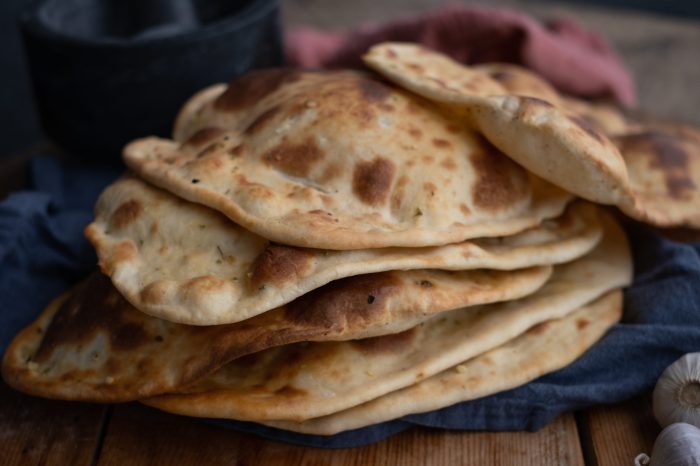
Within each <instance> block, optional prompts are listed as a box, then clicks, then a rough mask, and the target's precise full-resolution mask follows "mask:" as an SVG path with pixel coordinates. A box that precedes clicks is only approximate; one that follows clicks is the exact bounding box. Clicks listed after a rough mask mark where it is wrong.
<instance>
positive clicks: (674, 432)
mask: <svg viewBox="0 0 700 466" xmlns="http://www.w3.org/2000/svg"><path fill="white" fill-rule="evenodd" d="M641 464H646V463H641ZM648 464H649V466H700V429H698V428H697V427H695V426H692V425H690V424H686V423H684V422H677V423H675V424H671V425H670V426H668V427H666V428H665V429H664V430H662V431H661V433H660V434H659V436H658V437H657V438H656V441H655V442H654V450H653V451H652V453H651V461H650V462H649V463H648Z"/></svg>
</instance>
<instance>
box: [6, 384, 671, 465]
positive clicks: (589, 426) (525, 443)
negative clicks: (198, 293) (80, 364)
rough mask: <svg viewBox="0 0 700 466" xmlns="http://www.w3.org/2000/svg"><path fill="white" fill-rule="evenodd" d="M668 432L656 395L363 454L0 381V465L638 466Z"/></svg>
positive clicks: (397, 439)
mask: <svg viewBox="0 0 700 466" xmlns="http://www.w3.org/2000/svg"><path fill="white" fill-rule="evenodd" d="M659 430H660V429H659V427H658V425H657V424H656V421H655V420H654V418H653V416H652V414H651V401H650V396H648V395H645V396H642V397H640V398H637V399H634V400H631V401H629V402H627V403H624V404H620V405H615V406H608V407H597V408H594V409H590V410H587V411H583V412H579V413H575V414H567V415H563V416H560V417H559V418H557V419H556V420H554V421H553V422H551V423H550V424H548V425H547V426H545V427H544V428H542V429H541V430H540V431H538V432H536V433H528V432H504V433H484V432H446V431H440V430H432V429H425V428H413V429H409V430H408V431H405V432H403V433H401V434H398V435H395V436H393V437H391V438H389V439H387V440H384V441H382V442H379V443H377V444H374V445H370V446H367V447H362V448H351V449H342V450H323V449H316V448H304V447H298V446H293V445H287V444H284V443H279V442H272V441H267V440H264V439H261V438H258V437H256V436H253V435H248V434H242V433H238V432H234V431H231V430H227V429H224V428H221V427H215V426H211V425H207V424H203V423H201V422H199V421H197V420H195V419H189V418H185V417H179V416H174V415H170V414H166V413H161V412H159V411H156V410H154V409H151V408H148V407H146V406H142V405H139V404H138V403H128V404H121V405H111V406H110V405H96V404H87V403H74V402H65V401H52V400H44V399H40V398H33V397H30V396H26V395H23V394H20V393H18V392H15V391H14V390H12V389H10V388H9V387H7V386H6V385H4V384H0V464H1V465H41V466H49V465H57V466H64V465H65V466H68V465H75V466H81V465H85V466H92V465H100V466H108V465H110V466H111V465H114V466H117V465H119V466H121V465H128V466H138V465H175V464H176V465H179V466H189V465H193V466H203V465H207V466H208V465H239V466H249V465H258V464H260V465H277V464H285V465H302V464H303V465H325V464H333V465H369V464H401V465H417V466H418V465H420V466H424V465H448V464H455V465H458V464H474V465H480V466H486V465H500V466H508V465H533V466H534V465H538V466H549V465H551V466H555V465H556V466H566V465H584V464H585V465H589V466H590V465H594V466H606V465H615V466H617V465H631V464H633V459H634V457H635V456H636V455H637V454H638V453H640V452H647V453H650V452H651V447H652V445H653V442H654V438H655V437H656V435H658V432H659Z"/></svg>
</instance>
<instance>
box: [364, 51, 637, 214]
mask: <svg viewBox="0 0 700 466" xmlns="http://www.w3.org/2000/svg"><path fill="white" fill-rule="evenodd" d="M364 59H365V63H366V64H367V65H368V66H369V67H371V68H373V69H374V70H376V71H378V72H379V73H380V74H382V75H384V76H385V77H387V78H389V79H390V80H392V81H394V82H396V83H397V84H399V85H401V86H403V87H405V88H406V89H409V90H411V91H412V92H415V93H417V94H419V95H421V96H423V97H425V98H427V99H430V100H433V101H435V102H438V103H441V104H446V105H448V106H449V108H450V109H451V110H452V111H454V112H456V113H458V114H460V115H462V116H463V117H464V118H466V119H468V120H469V122H470V123H471V124H472V125H474V126H475V127H476V128H477V129H478V130H479V131H480V132H481V133H482V134H483V135H484V136H485V137H486V138H487V139H488V140H489V141H490V142H491V143H492V144H494V145H495V146H496V147H498V148H499V149H500V150H502V151H503V152H504V153H505V154H507V155H508V156H509V157H510V158H512V159H513V160H515V161H516V162H518V163H519V164H521V165H522V166H524V167H526V168H527V169H528V170H531V171H532V172H533V173H536V174H538V175H539V176H541V177H543V178H545V179H547V180H549V181H551V182H552V183H555V184H557V185H558V186H565V189H567V190H568V191H571V192H573V193H575V194H578V195H579V196H581V197H584V198H586V199H589V200H592V201H595V202H600V203H603V204H626V205H628V204H629V205H631V204H633V201H632V197H631V194H630V193H629V190H628V189H627V188H628V187H627V183H628V180H627V171H626V169H625V164H624V162H623V160H622V157H621V156H620V154H619V153H618V152H617V149H616V148H615V146H614V145H613V144H612V143H611V142H610V141H609V140H608V139H607V138H605V137H604V136H602V135H601V134H599V133H598V132H597V131H595V130H593V129H592V128H590V127H589V125H587V124H586V123H585V121H581V120H578V119H576V118H569V117H567V116H566V115H565V114H564V113H563V112H562V111H560V110H559V109H557V108H556V107H554V106H553V105H552V104H551V103H549V102H547V101H544V100H541V99H538V98H534V97H525V96H517V95H510V94H507V93H500V94H499V93H496V92H492V91H491V90H490V88H489V87H488V86H479V90H478V91H476V92H475V91H472V89H471V88H470V86H469V83H470V82H471V81H472V79H473V78H472V77H473V76H474V73H477V72H476V71H474V70H473V69H471V68H469V67H467V66H464V65H462V64H460V63H457V62H455V61H453V60H452V59H450V58H448V57H446V56H443V55H441V54H438V53H437V52H432V51H430V50H428V49H426V48H424V47H421V46H419V45H414V44H398V43H384V44H380V45H377V46H374V47H372V48H371V49H370V50H369V52H368V53H367V54H366V55H365V57H364ZM482 75H483V74H482ZM480 83H481V80H480Z"/></svg>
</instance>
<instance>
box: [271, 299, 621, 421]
mask: <svg viewBox="0 0 700 466" xmlns="http://www.w3.org/2000/svg"><path fill="white" fill-rule="evenodd" d="M621 316H622V293H621V292H619V291H615V292H612V293H609V294H607V295H606V296H604V297H602V298H600V299H598V300H597V301H595V302H594V303H591V304H590V305H588V306H585V307H583V308H581V309H578V310H576V311H575V312H573V313H571V314H569V315H567V316H565V317H562V318H560V319H556V320H549V321H545V322H543V323H541V324H538V325H535V326H534V327H532V328H530V329H529V330H528V331H527V332H525V333H524V334H522V335H520V336H519V337H517V338H515V339H513V340H512V341H510V342H508V343H506V344H504V345H502V346H499V347H497V348H495V349H492V350H491V351H488V352H486V353H484V354H482V355H479V356H477V357H475V358H473V359H470V360H468V361H465V362H463V363H462V364H458V365H456V366H454V367H452V368H451V369H448V370H446V371H444V372H441V373H440V374H437V375H435V376H433V377H430V378H429V379H427V380H423V381H420V382H418V383H416V384H414V385H411V386H409V387H406V388H404V389H402V390H398V391H395V392H392V393H388V394H386V395H384V396H381V397H379V398H376V399H374V400H372V401H369V402H367V403H364V404H361V405H359V406H356V407H353V408H350V409H347V410H345V411H340V412H338V413H333V414H330V415H328V416H324V417H320V418H317V419H311V420H308V421H305V422H292V421H267V422H265V424H267V425H269V426H272V427H277V428H278V429H285V430H291V431H295V432H302V433H305V434H315V435H333V434H337V433H338V432H343V431H346V430H351V429H359V428H360V427H365V426H368V425H371V424H377V423H379V422H384V421H389V420H391V419H396V418H399V417H401V416H406V415H408V414H415V413H423V412H427V411H432V410H436V409H440V408H444V407H446V406H450V405H453V404H456V403H459V402H462V401H468V400H474V399H477V398H481V397H484V396H488V395H492V394H494V393H498V392H502V391H505V390H509V389H511V388H515V387H518V386H520V385H523V384H525V383H528V382H530V381H532V380H535V379H536V378H538V377H540V376H542V375H544V374H546V373H548V372H553V371H556V370H558V369H561V368H563V367H564V366H567V365H569V364H570V363H572V362H573V361H574V360H576V359H577V358H578V357H579V356H581V355H582V354H583V353H584V352H586V350H588V349H589V348H590V347H591V346H593V345H594V344H595V343H596V342H597V341H598V340H599V339H600V338H601V337H602V336H603V335H604V334H605V332H606V331H607V330H608V329H609V328H610V327H611V326H612V325H614V324H615V323H616V322H618V321H619V320H620V318H621Z"/></svg>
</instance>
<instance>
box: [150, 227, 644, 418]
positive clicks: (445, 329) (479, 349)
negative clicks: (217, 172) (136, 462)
mask: <svg viewBox="0 0 700 466" xmlns="http://www.w3.org/2000/svg"><path fill="white" fill-rule="evenodd" d="M606 227H607V231H606V237H605V238H604V239H603V241H602V243H601V244H600V245H599V246H598V247H597V248H596V249H595V250H594V251H593V252H591V253H590V254H589V255H587V256H585V257H583V258H581V259H579V260H577V261H575V262H572V263H569V264H565V265H560V266H557V267H556V268H555V272H554V274H553V276H552V278H551V279H550V281H549V282H548V283H547V284H545V285H544V286H543V287H542V288H541V289H540V290H538V291H537V292H536V293H534V294H532V295H530V296H527V297H525V298H522V299H520V300H514V301H509V302H504V303H498V304H492V305H488V306H478V307H470V308H464V309H460V310H456V311H452V312H447V313H443V314H440V315H439V316H436V317H434V318H432V319H430V320H428V321H426V322H424V323H422V324H421V325H419V326H416V327H414V328H412V329H410V330H407V331H404V332H402V333H398V334H393V335H386V336H381V337H375V338H371V339H365V340H353V341H346V342H325V343H308V342H305V343H298V344H295V345H290V346H281V347H276V348H272V349H269V350H266V351H263V352H260V353H255V354H251V355H249V356H246V357H244V358H241V359H238V360H235V361H232V362H231V363H229V364H227V365H226V366H223V367H222V368H221V369H219V370H218V371H217V372H215V373H213V374H212V375H210V376H208V377H205V378H203V379H202V380H200V381H198V382H196V383H195V384H193V385H192V386H190V387H188V388H186V389H185V390H183V391H181V393H176V394H166V395H161V396H159V397H156V398H150V399H147V400H145V401H144V403H146V404H148V405H150V406H155V407H157V408H160V409H163V410H166V411H170V412H175V413H179V414H185V415H189V416H198V417H214V418H230V419H239V420H252V421H270V420H295V421H302V420H306V419H310V418H315V417H320V416H325V415H327V414H330V413H334V412H338V411H342V410H344V409H348V408H350V407H352V406H357V405H359V404H361V403H364V402H367V401H369V400H372V399H375V398H377V397H380V396H382V395H384V394H386V393H389V392H392V391H395V390H399V389H401V388H404V387H407V386H409V385H412V384H414V383H416V382H418V381H420V380H423V379H425V378H428V377H431V376H432V375H435V374H437V373H439V372H441V371H443V370H446V369H448V368H449V367H451V366H454V365H456V364H459V363H460V362H462V361H465V360H467V359H470V358H472V357H475V356H477V355H479V354H481V353H484V352H486V351H489V350H491V349H493V348H494V347H496V346H498V345H501V344H504V343H505V342H507V341H508V340H510V339H512V338H515V337H516V336H518V335H520V334H521V333H523V332H525V331H526V330H527V329H528V328H530V327H532V326H534V325H536V324H538V323H541V322H544V321H546V320H550V319H557V318H560V317H563V316H565V315H566V314H568V313H569V312H571V311H573V310H574V309H576V308H578V307H580V306H582V305H584V304H586V303H588V302H590V301H592V300H593V299H596V298H597V297H599V296H601V295H602V294H603V293H606V292H608V291H610V290H613V289H616V288H620V287H622V286H626V285H628V284H629V283H630V281H631V277H632V270H631V260H630V256H629V251H628V247H627V243H626V239H625V236H624V233H623V232H622V231H621V230H620V229H619V227H618V226H616V225H615V224H614V223H613V221H612V220H608V221H607V225H606ZM605 327H607V325H606V326H605ZM435 396H437V395H435Z"/></svg>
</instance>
